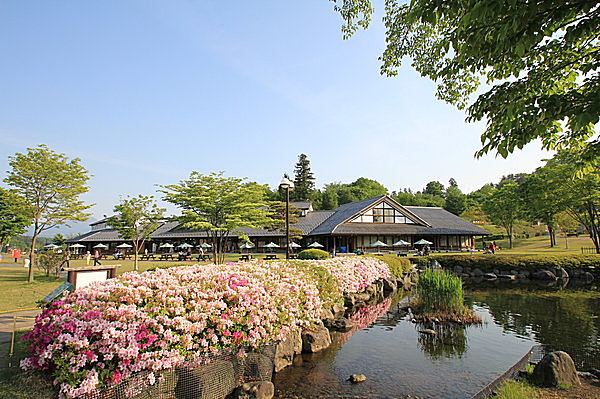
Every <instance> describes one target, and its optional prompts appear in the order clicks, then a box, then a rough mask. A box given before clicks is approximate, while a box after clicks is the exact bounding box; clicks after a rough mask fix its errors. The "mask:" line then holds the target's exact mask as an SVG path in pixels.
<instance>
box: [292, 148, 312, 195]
mask: <svg viewBox="0 0 600 399" xmlns="http://www.w3.org/2000/svg"><path fill="white" fill-rule="evenodd" d="M314 191H315V177H314V176H313V173H312V172H311V170H310V161H309V160H308V157H307V156H306V154H300V155H299V156H298V162H297V163H296V166H295V167H294V190H293V191H292V192H291V197H292V198H291V199H292V201H310V200H312V199H313V193H314Z"/></svg>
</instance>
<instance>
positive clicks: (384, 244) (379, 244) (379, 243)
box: [371, 241, 388, 247]
mask: <svg viewBox="0 0 600 399" xmlns="http://www.w3.org/2000/svg"><path fill="white" fill-rule="evenodd" d="M371 246H372V247H387V246H388V245H387V244H386V243H385V242H381V241H375V242H374V243H373V244H371Z"/></svg>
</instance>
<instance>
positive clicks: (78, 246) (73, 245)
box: [69, 244, 85, 248]
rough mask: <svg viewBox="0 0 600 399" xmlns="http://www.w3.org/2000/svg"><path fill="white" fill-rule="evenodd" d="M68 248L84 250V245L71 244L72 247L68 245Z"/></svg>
mask: <svg viewBox="0 0 600 399" xmlns="http://www.w3.org/2000/svg"><path fill="white" fill-rule="evenodd" d="M69 248H85V245H81V244H72V245H69Z"/></svg>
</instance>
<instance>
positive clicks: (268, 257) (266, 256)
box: [265, 255, 277, 260]
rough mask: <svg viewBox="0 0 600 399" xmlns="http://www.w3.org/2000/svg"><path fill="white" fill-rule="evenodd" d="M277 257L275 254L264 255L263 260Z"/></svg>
mask: <svg viewBox="0 0 600 399" xmlns="http://www.w3.org/2000/svg"><path fill="white" fill-rule="evenodd" d="M275 259H277V255H265V260H275Z"/></svg>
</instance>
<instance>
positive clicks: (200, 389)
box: [175, 360, 237, 399]
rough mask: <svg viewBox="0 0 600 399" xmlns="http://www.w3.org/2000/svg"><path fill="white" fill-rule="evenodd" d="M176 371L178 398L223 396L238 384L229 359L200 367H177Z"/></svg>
mask: <svg viewBox="0 0 600 399" xmlns="http://www.w3.org/2000/svg"><path fill="white" fill-rule="evenodd" d="M176 372H177V377H178V378H177V385H176V386H175V396H176V397H177V398H178V399H212V398H215V397H219V398H222V397H225V396H227V395H229V393H231V392H232V391H233V390H234V389H235V387H236V386H237V384H236V378H235V371H234V368H233V363H232V362H229V361H224V360H216V361H214V362H212V363H209V364H206V365H202V366H200V367H193V368H180V369H176Z"/></svg>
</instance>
